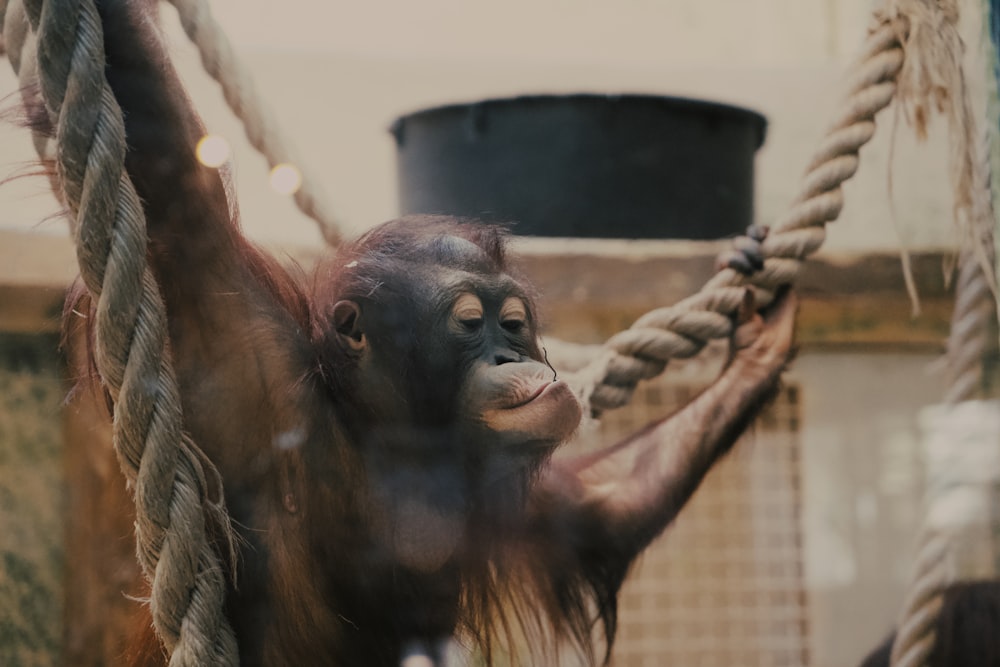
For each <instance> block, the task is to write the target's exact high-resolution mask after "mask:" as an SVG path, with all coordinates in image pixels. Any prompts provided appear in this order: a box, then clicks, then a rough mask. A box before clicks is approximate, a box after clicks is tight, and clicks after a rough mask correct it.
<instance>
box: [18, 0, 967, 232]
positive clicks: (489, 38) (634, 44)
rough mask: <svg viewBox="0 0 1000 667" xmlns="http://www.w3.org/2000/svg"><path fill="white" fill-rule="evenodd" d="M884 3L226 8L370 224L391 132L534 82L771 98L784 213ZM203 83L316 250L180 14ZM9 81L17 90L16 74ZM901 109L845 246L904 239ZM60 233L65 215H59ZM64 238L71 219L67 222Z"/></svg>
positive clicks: (922, 183)
mask: <svg viewBox="0 0 1000 667" xmlns="http://www.w3.org/2000/svg"><path fill="white" fill-rule="evenodd" d="M870 4H871V3H870V0H673V1H655V0H625V1H622V2H607V1H603V0H548V1H546V2H538V1H537V0H534V1H533V0H508V1H506V2H503V3H490V4H487V3H483V2H464V1H460V0H423V1H421V2H415V3H408V2H402V1H395V2H394V1H389V0H382V1H377V2H367V3H356V2H346V1H344V0H335V1H328V2H323V3H320V2H308V1H306V0H290V1H287V2H282V3H275V2H266V1H265V0H215V2H214V3H213V7H214V11H215V13H216V15H217V16H218V18H219V20H220V22H222V23H223V25H224V26H225V27H226V28H227V30H228V32H229V34H230V36H231V37H232V39H233V41H234V42H235V44H236V46H237V48H238V49H239V50H240V52H241V53H243V55H244V56H245V59H246V60H247V62H248V64H249V65H250V67H251V68H252V70H253V71H254V73H255V75H256V77H257V82H258V87H259V89H260V91H261V92H262V93H263V94H264V95H265V96H266V97H267V98H268V101H269V102H270V104H271V105H272V106H273V108H274V110H275V113H276V115H277V118H278V120H279V125H280V126H281V127H283V128H284V130H285V132H286V134H287V135H288V137H289V138H290V140H291V142H292V143H293V144H294V145H295V146H297V147H298V149H299V153H300V154H301V155H302V156H303V157H304V163H305V164H306V165H307V168H309V169H310V172H311V173H314V174H315V175H316V178H317V180H318V181H319V182H321V183H324V184H326V186H327V188H328V190H329V195H330V197H331V199H332V201H333V203H334V206H335V208H336V209H337V210H338V211H339V212H340V213H341V215H342V217H343V219H344V220H345V223H346V224H347V226H348V228H349V229H350V230H352V231H357V230H361V229H364V228H367V227H369V226H371V225H373V224H376V223H378V222H380V221H382V220H385V219H388V218H390V217H392V216H394V215H395V213H396V201H395V172H394V169H395V165H394V148H393V145H392V142H391V140H390V137H389V135H388V133H387V132H386V128H387V127H388V125H389V123H390V122H391V121H392V119H393V118H395V117H396V116H397V115H399V114H402V113H406V112H408V111H412V110H415V109H418V108H422V107H425V106H430V105H437V104H441V103H447V102H453V101H470V100H475V99H479V98H483V97H491V96H504V95H514V94H519V93H526V92H576V91H594V92H652V93H663V94H671V95H689V96H696V97H704V98H709V99H715V100H720V101H725V102H731V103H735V104H742V105H746V106H750V107H752V108H756V109H758V110H760V111H762V112H763V113H765V114H766V115H767V116H768V118H769V121H770V126H769V132H768V139H767V142H766V144H765V147H764V149H763V150H762V151H761V152H760V154H759V159H758V197H757V213H758V218H759V220H760V221H762V222H767V221H768V220H771V219H773V218H774V217H776V216H777V215H779V214H780V213H781V212H782V210H783V209H784V207H785V206H786V205H787V202H788V201H789V200H790V199H791V198H792V197H793V196H794V194H795V191H796V188H797V186H798V182H799V176H800V173H801V170H802V168H803V167H804V165H805V163H806V161H807V159H808V156H809V154H810V152H811V151H812V149H813V148H814V147H815V146H816V144H817V142H818V140H819V138H820V136H821V134H822V131H823V128H824V127H825V125H826V122H827V120H828V119H829V118H831V117H832V115H833V113H834V108H835V107H834V105H835V104H836V102H837V100H838V99H839V98H838V92H839V82H840V81H841V80H842V74H843V72H844V71H845V68H846V66H847V63H848V62H850V60H851V58H852V57H853V54H854V53H855V51H856V49H857V47H858V45H859V44H860V43H861V41H862V39H863V37H864V33H865V26H866V24H867V21H868V15H869V9H870ZM165 25H166V26H167V28H168V30H169V32H170V33H171V35H172V37H173V43H174V44H175V47H176V53H177V56H178V59H179V62H180V65H181V68H182V72H183V73H184V75H185V78H186V79H187V80H188V81H189V83H190V86H191V88H192V91H193V95H194V97H195V99H196V101H197V103H198V105H199V108H200V109H201V110H202V112H203V114H204V115H205V117H206V120H207V122H208V124H209V127H210V129H211V130H213V131H215V132H218V133H221V134H224V135H226V136H228V137H230V138H231V139H233V140H236V142H237V143H236V169H237V174H238V186H239V188H240V190H241V197H242V202H241V203H242V207H243V211H244V218H245V223H246V226H247V228H248V230H249V231H250V233H251V234H252V235H254V236H256V237H258V238H261V239H265V240H279V241H284V242H315V241H317V240H318V235H317V234H316V232H315V230H314V229H313V228H312V223H311V222H309V221H307V220H304V219H300V217H299V215H298V214H297V212H296V211H295V209H294V207H292V206H291V205H290V204H289V203H288V202H287V201H286V200H285V199H284V198H282V197H280V196H278V195H275V194H273V193H271V192H270V191H269V190H268V189H267V187H266V173H265V170H264V167H263V163H262V162H261V161H260V160H259V159H257V158H256V156H255V155H254V154H253V151H252V149H250V148H249V146H247V145H246V144H245V143H244V142H242V141H241V140H240V129H239V127H238V125H237V124H236V122H235V121H234V120H233V119H232V117H231V116H230V115H229V113H228V112H227V111H226V110H225V107H224V104H223V102H222V100H221V96H220V95H219V94H218V92H217V90H216V88H215V85H214V83H213V82H211V81H209V80H207V78H206V77H205V76H204V75H203V74H202V73H201V68H200V65H199V64H198V61H197V58H196V56H195V55H194V53H193V51H192V49H191V47H190V46H189V45H188V44H187V40H186V39H185V38H184V36H183V34H182V33H181V32H180V30H179V27H178V25H177V22H176V20H175V17H174V16H172V15H170V14H169V12H168V13H167V16H166V17H165ZM0 77H2V78H0V91H4V92H6V91H12V90H14V88H15V83H14V82H13V78H12V77H11V76H10V74H9V72H7V71H6V70H4V71H2V73H0ZM891 120H892V119H891V114H889V115H885V116H884V118H883V120H882V124H883V126H885V127H884V130H883V131H882V132H881V133H880V137H879V138H878V139H877V140H876V142H874V144H873V145H872V146H871V147H869V148H868V149H867V150H866V151H865V153H864V161H863V166H862V172H861V174H860V175H859V177H858V178H857V182H855V183H852V184H851V185H850V186H849V188H848V190H847V196H848V205H847V207H846V209H845V211H844V214H843V217H842V219H841V220H840V221H839V222H838V223H837V224H836V225H835V226H833V227H832V228H831V233H830V240H829V247H839V248H895V247H897V246H898V244H899V238H900V237H899V236H897V231H896V230H895V229H894V227H893V225H892V222H891V216H890V212H889V205H888V199H887V196H886V183H887V179H888V174H889V164H890V163H889V160H888V154H889V134H890V132H889V131H888V127H887V126H888V125H890V123H891ZM23 134H24V133H23V132H20V131H18V132H13V131H10V130H9V129H6V130H5V131H4V132H3V133H2V134H0V146H2V147H3V150H0V173H9V172H10V171H11V165H13V164H16V163H17V162H18V161H21V160H29V159H30V158H31V157H32V155H31V150H30V146H29V144H28V141H27V139H26V137H24V136H22V135H23ZM933 139H934V140H932V141H931V142H930V145H929V146H921V147H915V146H914V145H913V142H912V141H911V140H910V139H909V135H908V133H907V132H906V131H902V132H900V133H899V137H898V140H897V146H896V149H895V150H896V159H895V160H894V161H893V162H892V168H893V174H894V176H893V179H894V185H895V209H896V217H897V220H898V221H899V223H900V226H901V228H902V231H901V232H900V233H901V235H902V238H903V240H904V241H905V242H906V243H907V244H908V245H910V246H911V247H936V246H941V245H943V244H947V243H949V242H950V239H951V237H952V230H951V227H950V224H949V222H948V218H949V210H950V204H949V196H948V192H947V176H946V171H945V152H944V150H943V146H942V142H941V141H939V140H938V139H939V138H938V137H934V138H933ZM44 187H45V186H44V183H36V184H34V185H31V184H26V185H18V186H17V187H12V186H8V187H4V188H0V226H20V227H24V226H30V225H34V224H35V223H37V221H38V220H39V219H40V218H41V217H42V216H43V215H44V213H45V212H49V211H51V209H52V206H51V205H50V204H48V202H47V201H46V200H44V199H42V200H38V199H37V198H33V197H31V196H29V195H30V193H32V192H35V191H38V190H44ZM50 227H51V225H50ZM55 230H56V231H58V230H59V228H58V226H55Z"/></svg>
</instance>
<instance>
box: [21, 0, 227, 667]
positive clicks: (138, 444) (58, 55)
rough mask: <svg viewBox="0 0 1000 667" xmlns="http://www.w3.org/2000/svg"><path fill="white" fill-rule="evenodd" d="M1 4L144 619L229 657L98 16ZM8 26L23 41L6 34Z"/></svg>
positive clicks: (218, 576)
mask: <svg viewBox="0 0 1000 667" xmlns="http://www.w3.org/2000/svg"><path fill="white" fill-rule="evenodd" d="M15 5H17V6H16V7H15ZM2 9H4V10H5V24H4V36H5V45H6V47H7V49H8V50H9V53H10V56H11V59H12V62H13V61H15V59H17V63H16V66H17V67H19V68H20V72H19V73H20V74H23V73H24V71H25V69H26V68H25V66H24V65H25V63H26V62H34V58H31V57H29V58H25V56H26V53H25V51H24V49H25V45H26V44H27V43H28V42H29V41H30V40H28V39H27V34H28V31H27V29H26V27H25V26H24V25H21V26H15V25H13V23H12V21H23V16H24V15H26V16H27V18H28V20H29V21H30V25H31V28H32V30H33V31H34V32H35V33H36V34H37V36H38V37H37V44H38V50H37V56H36V57H37V74H38V83H39V84H40V86H41V94H42V99H43V101H44V104H45V108H46V110H47V112H48V115H49V119H50V121H51V123H52V125H53V127H55V128H56V143H57V146H58V150H57V151H56V157H57V161H56V169H57V174H58V179H57V180H58V184H59V186H60V187H59V190H58V192H59V193H60V195H61V198H62V200H63V201H64V203H65V204H66V205H67V207H68V208H69V210H70V212H71V215H72V219H73V220H74V221H75V225H74V226H75V230H74V231H75V237H76V248H77V259H78V261H79V265H80V274H81V277H82V278H83V281H84V283H85V284H86V287H87V289H88V290H89V292H90V294H91V296H92V298H93V299H94V301H95V303H96V309H95V315H96V323H95V339H96V342H95V348H96V349H95V356H96V363H97V366H98V370H99V371H100V374H101V377H102V380H103V382H104V384H105V386H106V387H107V389H108V391H109V392H110V393H111V396H112V398H113V399H114V401H115V412H114V446H115V451H116V453H117V455H118V460H119V463H120V465H121V468H122V471H123V472H124V474H125V476H126V478H127V480H128V483H129V485H130V487H131V488H132V489H133V491H134V494H135V503H136V543H137V544H136V547H137V555H138V559H139V562H140V564H141V565H142V569H143V572H144V573H145V575H146V577H147V578H148V579H149V580H150V582H151V585H152V592H151V600H150V608H151V611H152V616H153V623H154V625H155V627H156V631H157V633H158V635H159V637H160V638H161V640H162V641H163V643H164V645H165V646H166V648H167V650H168V651H170V652H171V660H170V664H171V665H178V666H180V665H183V666H191V667H195V666H201V665H235V664H237V662H238V654H237V648H236V642H235V637H234V635H233V632H232V630H231V628H230V627H229V625H228V622H227V621H226V619H225V615H224V613H223V608H222V605H223V601H224V599H225V581H224V577H223V569H222V567H221V565H220V560H219V557H218V555H217V554H216V553H215V551H214V550H213V548H212V546H211V543H210V541H209V539H208V537H207V535H206V525H205V517H206V514H207V515H209V516H212V517H214V518H215V520H217V521H219V522H220V523H221V525H223V527H224V528H228V523H227V520H226V519H225V510H224V508H222V507H221V505H220V503H219V502H214V501H213V500H212V499H211V498H210V497H209V488H210V486H213V487H214V488H215V489H221V480H219V479H218V473H217V471H216V470H215V468H214V466H212V465H211V463H210V462H208V461H207V460H206V459H205V458H204V456H203V455H202V454H201V452H200V451H199V450H198V448H197V447H196V446H195V445H194V443H192V442H191V441H190V440H189V439H187V438H186V436H185V435H184V434H183V433H182V430H181V429H182V416H181V403H180V398H179V395H178V390H177V382H176V379H175V377H174V373H173V369H172V367H171V363H170V357H169V351H168V350H167V322H166V313H165V309H164V306H163V302H162V300H161V298H160V295H159V290H158V288H157V286H156V283H155V280H154V278H153V276H152V274H151V273H150V271H149V269H148V268H147V267H146V263H145V256H146V232H145V219H144V217H143V214H142V205H141V203H140V201H139V198H138V196H137V195H136V192H135V189H134V187H133V186H132V183H131V181H130V180H129V178H128V175H127V174H126V173H125V172H124V158H125V130H124V125H123V123H122V116H121V109H120V108H119V107H118V104H117V102H116V101H115V98H114V95H113V93H112V92H111V90H110V88H109V87H108V85H107V82H106V81H105V79H104V37H103V31H102V26H101V19H100V16H99V15H98V13H97V9H96V7H95V6H94V3H93V0H25V2H24V3H23V6H21V4H20V1H19V0H10V1H9V2H7V3H5V6H3V7H2ZM22 12H23V13H22ZM17 34H20V39H21V43H19V44H18V43H15V42H14V41H12V40H11V39H10V38H11V36H16V35H17ZM29 69H30V68H29ZM29 103H30V100H29ZM43 157H45V155H43ZM206 474H207V475H211V477H212V480H211V481H212V484H211V485H210V484H209V480H208V479H206ZM230 534H231V533H230Z"/></svg>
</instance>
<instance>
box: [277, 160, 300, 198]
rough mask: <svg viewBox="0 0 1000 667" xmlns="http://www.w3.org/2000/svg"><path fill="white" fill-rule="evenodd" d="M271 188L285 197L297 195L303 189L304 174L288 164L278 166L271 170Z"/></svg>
mask: <svg viewBox="0 0 1000 667" xmlns="http://www.w3.org/2000/svg"><path fill="white" fill-rule="evenodd" d="M270 182H271V188H272V189H273V190H274V191H275V192H277V193H279V194H283V195H291V194H295V192H297V191H298V189H299V188H300V187H302V172H300V171H299V170H298V168H296V167H295V165H291V164H288V163H282V164H276V165H275V166H274V169H272V170H271V181H270Z"/></svg>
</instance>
